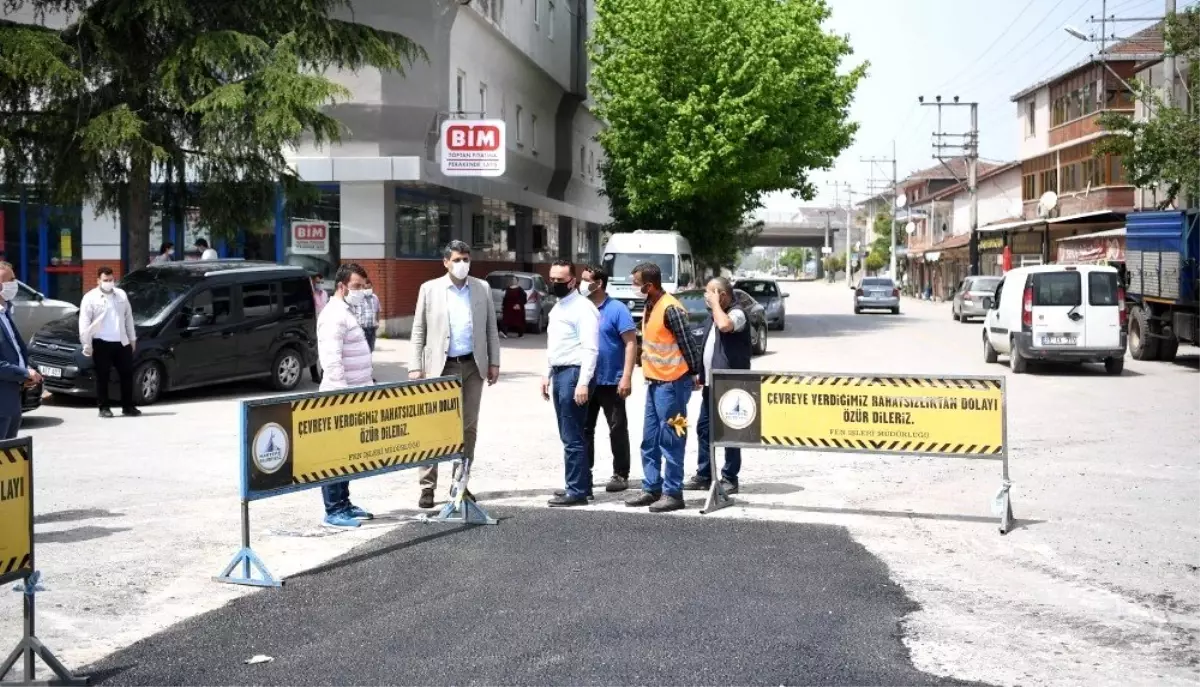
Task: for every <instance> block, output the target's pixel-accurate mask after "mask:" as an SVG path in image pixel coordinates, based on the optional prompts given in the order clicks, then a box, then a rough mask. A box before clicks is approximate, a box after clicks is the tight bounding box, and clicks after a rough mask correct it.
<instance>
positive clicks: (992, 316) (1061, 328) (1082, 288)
mask: <svg viewBox="0 0 1200 687" xmlns="http://www.w3.org/2000/svg"><path fill="white" fill-rule="evenodd" d="M987 303H988V306H989V307H988V313H987V316H986V317H985V318H984V320H983V358H984V360H985V361H986V362H989V363H994V362H996V361H997V359H998V358H999V356H1000V355H1007V356H1008V361H1009V366H1010V367H1011V368H1012V371H1013V373H1014V374H1021V373H1023V372H1025V371H1026V370H1027V369H1028V365H1029V362H1030V361H1034V360H1041V361H1052V362H1078V363H1085V362H1093V363H1098V362H1103V363H1104V369H1105V371H1106V372H1108V373H1109V374H1113V375H1119V374H1121V373H1122V372H1123V371H1124V370H1125V348H1126V333H1125V324H1126V323H1125V317H1126V315H1125V289H1124V288H1122V287H1121V283H1120V278H1119V277H1118V276H1117V270H1116V268H1115V267H1107V266H1099V265H1038V266H1036V267H1021V268H1018V269H1015V270H1012V271H1010V272H1008V273H1007V274H1005V275H1004V278H1003V279H1002V280H1001V282H1000V284H999V285H998V286H997V287H996V294H995V296H994V297H991V298H988V299H987Z"/></svg>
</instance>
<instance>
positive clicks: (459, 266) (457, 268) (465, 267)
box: [450, 262, 471, 281]
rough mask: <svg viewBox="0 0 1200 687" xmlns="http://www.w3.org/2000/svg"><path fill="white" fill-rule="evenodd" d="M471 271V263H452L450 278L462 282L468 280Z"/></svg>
mask: <svg viewBox="0 0 1200 687" xmlns="http://www.w3.org/2000/svg"><path fill="white" fill-rule="evenodd" d="M470 271H471V263H469V262H452V263H450V276H452V277H454V278H455V279H458V280H459V281H462V280H463V279H466V278H467V274H468V273H469V272H470Z"/></svg>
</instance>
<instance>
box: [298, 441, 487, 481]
mask: <svg viewBox="0 0 1200 687" xmlns="http://www.w3.org/2000/svg"><path fill="white" fill-rule="evenodd" d="M465 449H466V446H465V445H463V444H449V445H446V446H438V447H434V448H431V449H426V450H424V451H414V452H411V453H407V454H403V455H399V456H389V457H387V458H382V459H377V460H370V461H366V462H362V463H356V464H354V465H347V466H342V467H338V468H333V469H330V470H318V471H316V472H309V473H305V474H301V475H293V476H292V484H311V483H313V482H320V481H323V480H331V479H337V478H338V477H348V476H350V475H357V474H361V473H364V472H375V471H378V470H382V469H384V468H387V467H391V466H393V465H400V464H408V463H419V462H421V461H423V460H429V459H431V458H439V457H442V456H448V455H452V454H455V453H462V452H463V451H464V450H465Z"/></svg>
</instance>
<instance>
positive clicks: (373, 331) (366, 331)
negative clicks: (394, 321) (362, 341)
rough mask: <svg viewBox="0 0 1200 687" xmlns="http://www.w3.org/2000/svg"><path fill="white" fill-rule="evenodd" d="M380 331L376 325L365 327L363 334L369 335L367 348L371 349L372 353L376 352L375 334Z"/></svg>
mask: <svg viewBox="0 0 1200 687" xmlns="http://www.w3.org/2000/svg"><path fill="white" fill-rule="evenodd" d="M378 331H379V330H378V329H377V328H375V327H371V328H370V329H367V328H366V327H363V334H364V335H365V336H366V337H367V348H369V349H371V352H372V353H374V352H375V334H376V333H377V332H378Z"/></svg>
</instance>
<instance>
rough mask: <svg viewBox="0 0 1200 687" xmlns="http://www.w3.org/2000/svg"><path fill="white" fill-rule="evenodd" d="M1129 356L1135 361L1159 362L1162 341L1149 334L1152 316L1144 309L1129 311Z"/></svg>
mask: <svg viewBox="0 0 1200 687" xmlns="http://www.w3.org/2000/svg"><path fill="white" fill-rule="evenodd" d="M1127 326H1128V328H1129V333H1128V337H1129V354H1130V355H1132V356H1133V359H1134V360H1157V359H1158V355H1159V345H1160V341H1161V340H1160V339H1157V338H1155V337H1153V336H1151V335H1149V334H1148V333H1147V332H1148V331H1149V329H1150V315H1149V314H1148V313H1147V312H1146V311H1145V309H1143V308H1138V307H1134V308H1131V309H1130V311H1129V324H1128V325H1127Z"/></svg>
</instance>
